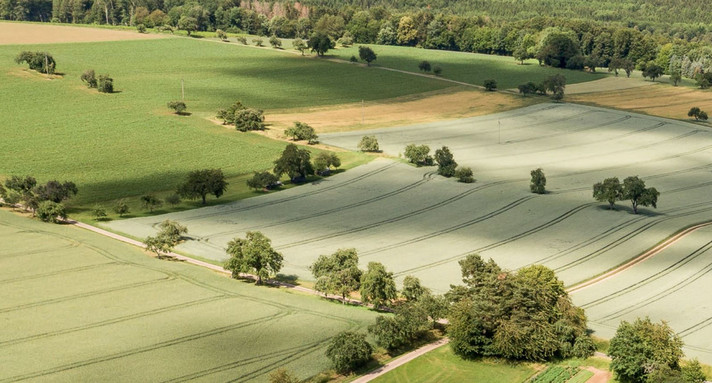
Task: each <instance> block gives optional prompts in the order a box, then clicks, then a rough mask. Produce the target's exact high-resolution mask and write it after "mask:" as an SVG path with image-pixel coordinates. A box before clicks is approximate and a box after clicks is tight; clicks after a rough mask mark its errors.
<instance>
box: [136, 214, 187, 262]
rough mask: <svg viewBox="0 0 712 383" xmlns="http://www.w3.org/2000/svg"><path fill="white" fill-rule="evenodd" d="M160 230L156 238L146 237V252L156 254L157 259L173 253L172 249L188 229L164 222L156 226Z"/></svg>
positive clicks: (168, 221) (176, 223) (178, 224)
mask: <svg viewBox="0 0 712 383" xmlns="http://www.w3.org/2000/svg"><path fill="white" fill-rule="evenodd" d="M158 228H159V229H160V230H159V232H158V234H157V235H156V236H150V237H146V239H145V240H144V243H145V244H146V250H148V251H150V252H153V253H156V256H157V257H158V258H161V257H162V256H163V255H164V254H167V253H170V252H171V251H173V248H174V247H175V246H176V245H177V244H178V243H179V242H180V241H181V240H182V239H183V234H186V233H188V228H187V227H185V226H183V225H181V224H180V223H178V222H176V221H171V220H168V219H167V220H165V221H163V222H161V223H160V224H159V225H158Z"/></svg>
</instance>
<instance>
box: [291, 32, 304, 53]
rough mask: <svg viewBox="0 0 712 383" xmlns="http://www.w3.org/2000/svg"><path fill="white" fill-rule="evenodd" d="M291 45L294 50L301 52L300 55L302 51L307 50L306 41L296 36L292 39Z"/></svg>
mask: <svg viewBox="0 0 712 383" xmlns="http://www.w3.org/2000/svg"><path fill="white" fill-rule="evenodd" d="M292 47H293V48H294V49H295V50H298V51H299V52H300V53H301V54H302V56H304V51H305V50H307V43H305V42H304V40H302V39H300V38H299V37H297V38H295V39H294V40H292Z"/></svg>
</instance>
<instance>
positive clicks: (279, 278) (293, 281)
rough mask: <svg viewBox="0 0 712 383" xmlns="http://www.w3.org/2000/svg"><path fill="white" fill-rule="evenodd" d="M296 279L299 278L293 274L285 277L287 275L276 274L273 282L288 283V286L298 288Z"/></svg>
mask: <svg viewBox="0 0 712 383" xmlns="http://www.w3.org/2000/svg"><path fill="white" fill-rule="evenodd" d="M298 278H299V277H297V275H295V274H289V275H287V274H277V275H276V276H275V277H274V280H275V281H278V282H282V283H289V284H290V285H295V286H299V285H300V283H299V280H298Z"/></svg>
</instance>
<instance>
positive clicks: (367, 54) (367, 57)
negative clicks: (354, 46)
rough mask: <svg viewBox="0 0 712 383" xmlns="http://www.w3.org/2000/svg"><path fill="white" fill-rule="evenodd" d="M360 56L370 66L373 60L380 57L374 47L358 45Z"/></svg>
mask: <svg viewBox="0 0 712 383" xmlns="http://www.w3.org/2000/svg"><path fill="white" fill-rule="evenodd" d="M358 56H359V57H360V58H361V60H363V61H365V62H366V64H367V65H369V66H370V65H371V62H373V61H376V58H377V57H378V56H377V55H376V52H374V51H373V49H371V48H370V47H366V46H363V45H362V46H360V47H358Z"/></svg>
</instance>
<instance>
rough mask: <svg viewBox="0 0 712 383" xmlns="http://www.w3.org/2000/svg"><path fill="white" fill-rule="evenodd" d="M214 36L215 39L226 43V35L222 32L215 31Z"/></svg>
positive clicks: (220, 30) (219, 30)
mask: <svg viewBox="0 0 712 383" xmlns="http://www.w3.org/2000/svg"><path fill="white" fill-rule="evenodd" d="M215 36H217V38H219V39H220V40H222V41H227V33H225V31H223V30H222V29H218V30H216V31H215Z"/></svg>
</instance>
